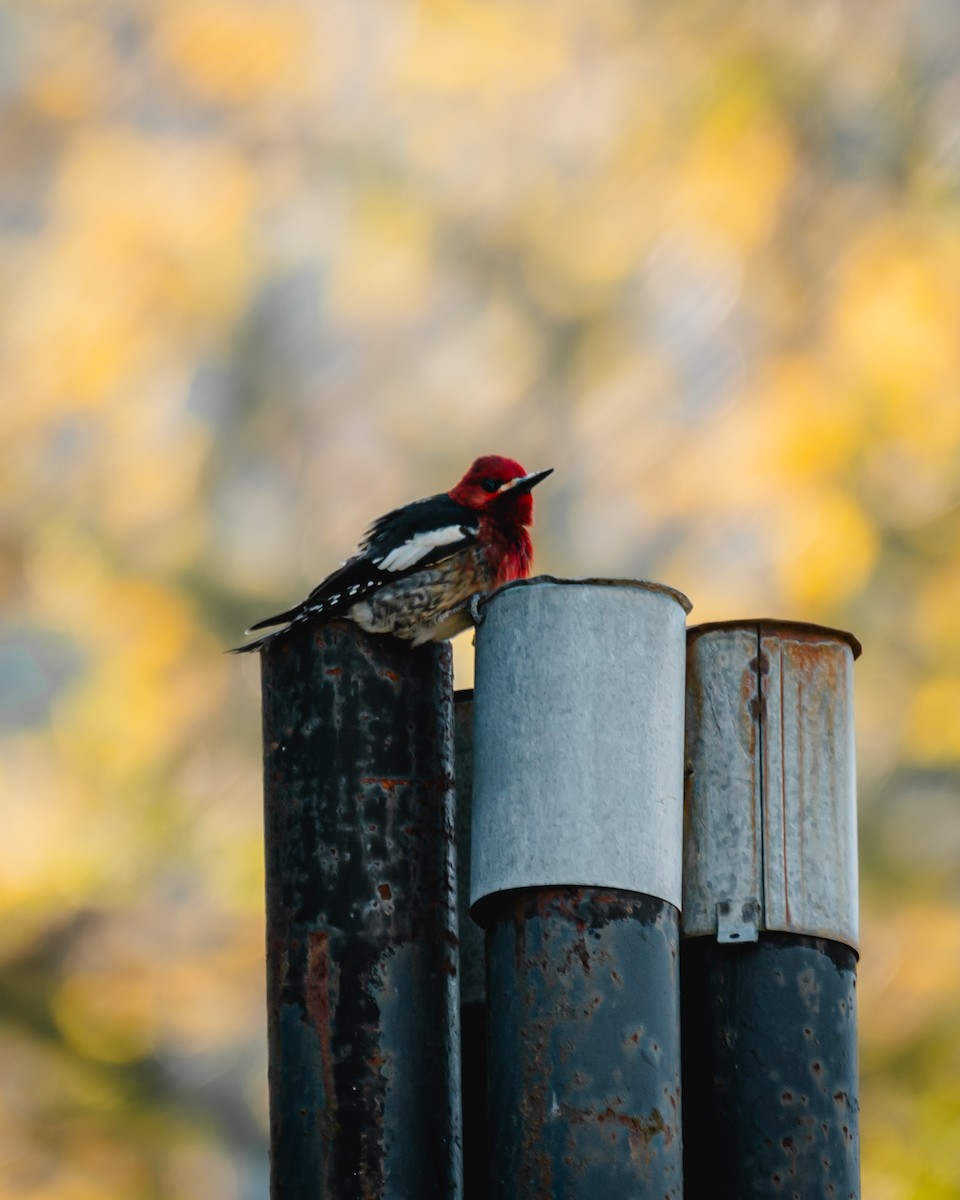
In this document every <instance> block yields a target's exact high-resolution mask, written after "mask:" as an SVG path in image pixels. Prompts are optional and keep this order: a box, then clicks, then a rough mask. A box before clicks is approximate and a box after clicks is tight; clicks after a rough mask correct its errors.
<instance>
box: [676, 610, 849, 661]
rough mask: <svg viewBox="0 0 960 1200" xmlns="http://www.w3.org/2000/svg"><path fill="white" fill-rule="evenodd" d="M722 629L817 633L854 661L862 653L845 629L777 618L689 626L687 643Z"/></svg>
mask: <svg viewBox="0 0 960 1200" xmlns="http://www.w3.org/2000/svg"><path fill="white" fill-rule="evenodd" d="M724 629H756V630H758V632H760V633H792V632H793V633H818V634H820V635H821V636H823V637H825V638H827V639H829V640H830V641H837V642H844V643H846V645H848V646H849V647H850V649H851V650H852V651H853V658H854V661H856V660H857V659H858V658H859V657H860V655H861V654H862V653H863V646H862V645H861V643H860V639H859V638H858V637H856V636H855V635H854V634H852V633H850V632H849V630H847V629H836V628H834V627H833V626H832V625H817V624H816V623H815V622H813V621H794V620H791V619H789V618H784V619H781V618H779V617H740V618H738V619H737V620H732V621H704V622H703V624H702V625H691V626H689V628H688V629H687V641H688V642H692V641H693V640H694V638H698V637H701V636H702V635H703V634H706V633H714V632H717V631H719V630H724Z"/></svg>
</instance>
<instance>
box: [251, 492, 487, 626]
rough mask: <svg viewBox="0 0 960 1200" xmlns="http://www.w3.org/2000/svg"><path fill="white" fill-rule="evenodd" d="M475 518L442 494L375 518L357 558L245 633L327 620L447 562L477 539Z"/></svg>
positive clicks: (473, 514)
mask: <svg viewBox="0 0 960 1200" xmlns="http://www.w3.org/2000/svg"><path fill="white" fill-rule="evenodd" d="M477 529H478V522H477V515H476V513H475V512H474V511H473V510H472V509H469V508H467V507H466V505H464V504H460V503H459V502H458V501H456V500H451V498H450V497H449V496H447V495H445V494H443V493H441V494H440V495H439V496H429V497H428V498H427V499H426V500H415V501H414V502H413V503H412V504H406V505H404V507H403V508H395V509H394V510H393V511H392V512H389V513H386V515H384V516H382V517H379V518H378V519H377V520H376V521H374V523H373V524H372V525H371V526H370V528H369V529H368V530H367V533H366V536H365V537H364V539H363V541H362V542H361V543H360V548H359V553H358V554H355V555H354V556H353V558H350V559H348V560H347V561H346V562H345V563H344V564H343V566H342V567H340V568H339V570H337V571H334V572H333V574H332V575H328V576H327V578H326V579H324V580H323V581H322V582H321V583H319V584H318V585H317V586H316V587H315V588H314V589H313V591H312V592H311V593H310V595H309V596H308V597H307V598H306V600H304V601H303V602H302V603H300V604H298V605H296V607H295V608H291V609H288V610H287V612H283V613H277V615H276V616H274V617H265V618H264V619H263V620H262V621H257V623H256V624H255V625H251V626H250V629H249V630H248V631H247V632H248V633H252V632H253V631H254V630H256V629H266V628H268V627H269V626H271V625H283V624H285V623H286V622H288V621H295V620H297V619H298V618H301V617H309V616H317V617H319V616H323V617H324V618H331V617H336V616H339V615H342V614H343V613H345V612H347V611H348V610H349V609H350V608H351V607H352V605H354V604H355V603H356V602H357V601H358V600H360V599H362V598H363V596H364V595H367V594H368V593H370V592H374V591H376V590H377V589H378V588H381V587H383V585H384V584H385V583H389V582H393V581H395V580H397V579H402V578H403V577H404V576H405V575H412V574H414V573H415V572H416V571H421V570H423V569H424V568H425V567H429V566H431V565H432V564H433V563H437V562H440V561H442V560H443V559H445V558H449V557H450V555H451V554H457V553H459V551H461V550H465V549H466V548H467V547H468V546H471V545H473V544H474V543H475V542H476V540H477Z"/></svg>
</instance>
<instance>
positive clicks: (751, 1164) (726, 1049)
mask: <svg viewBox="0 0 960 1200" xmlns="http://www.w3.org/2000/svg"><path fill="white" fill-rule="evenodd" d="M859 652H860V646H859V643H858V642H857V641H856V639H855V638H853V637H852V636H851V635H850V634H846V633H842V632H840V631H837V630H830V629H823V628H821V627H818V626H811V625H801V624H797V623H793V622H773V621H740V622H729V623H723V624H715V625H706V626H700V627H698V628H694V629H691V630H690V631H689V634H688V651H687V703H686V789H685V805H684V809H685V811H684V880H683V917H682V920H681V932H682V942H681V951H680V959H681V985H682V986H681V994H682V997H683V1004H682V1022H683V1024H682V1034H683V1063H684V1073H683V1088H684V1092H683V1099H684V1126H683V1133H684V1148H685V1163H684V1168H685V1183H686V1189H687V1196H688V1197H689V1198H690V1200H700V1198H701V1197H702V1198H706V1197H710V1200H742V1198H743V1197H744V1196H750V1197H755V1198H756V1200H765V1198H767V1197H769V1198H770V1200H773V1198H774V1197H778V1198H779V1197H784V1196H788V1197H791V1198H793V1200H814V1197H816V1198H817V1200H820V1198H821V1197H824V1196H827V1197H834V1198H836V1200H841V1198H842V1200H856V1198H857V1197H859V1195H860V1172H859V1132H858V1130H859V1125H858V1109H859V1103H858V1094H859V1091H858V1079H857V1009H856V965H857V953H856V945H857V935H858V921H857V837H856V784H855V770H854V747H853V662H854V659H855V658H856V657H857V655H858V654H859Z"/></svg>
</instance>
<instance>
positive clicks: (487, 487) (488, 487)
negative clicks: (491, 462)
mask: <svg viewBox="0 0 960 1200" xmlns="http://www.w3.org/2000/svg"><path fill="white" fill-rule="evenodd" d="M480 486H481V487H482V488H483V490H484V491H485V492H498V491H499V490H500V484H499V483H497V481H496V480H495V479H490V478H489V476H488V477H487V478H486V479H485V480H484V481H483V483H481V484H480Z"/></svg>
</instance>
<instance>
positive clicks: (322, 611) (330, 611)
mask: <svg viewBox="0 0 960 1200" xmlns="http://www.w3.org/2000/svg"><path fill="white" fill-rule="evenodd" d="M552 471H553V468H552V467H550V468H549V469H548V470H546V471H536V472H534V473H533V474H530V475H528V474H527V472H526V471H525V470H524V469H523V467H521V466H520V464H519V463H518V462H515V461H514V460H513V459H512V458H501V457H500V455H497V454H488V455H485V456H484V457H483V458H478V459H477V460H476V462H474V464H473V465H472V466H471V468H470V470H469V471H467V473H466V475H464V477H463V478H462V479H461V480H460V482H459V483H458V484H457V486H456V487H454V488H451V490H450V491H449V492H441V493H440V495H438V496H428V497H427V498H426V499H425V500H415V501H414V502H413V503H412V504H407V505H405V506H404V507H403V508H395V509H394V510H393V511H392V512H388V513H387V514H386V515H385V516H382V517H380V518H379V519H378V520H376V521H374V523H373V524H372V525H371V526H370V528H369V530H368V531H367V534H366V536H365V538H364V539H363V541H362V542H361V543H360V546H359V548H358V551H357V553H356V554H355V555H354V556H353V557H352V558H349V559H347V561H346V562H345V563H344V564H343V566H342V567H340V569H339V570H338V571H334V572H333V574H332V575H328V576H327V578H326V579H324V581H323V582H322V583H321V584H319V585H318V586H317V587H315V588H314V589H313V591H312V592H311V593H310V595H309V596H308V597H307V598H306V600H304V601H303V602H302V603H301V604H298V605H296V607H294V608H291V609H288V610H287V611H286V612H282V613H278V614H277V615H276V616H275V617H267V618H266V619H265V620H263V621H257V623H256V624H255V625H251V626H250V628H249V629H248V630H247V632H248V633H252V632H253V631H254V630H256V629H266V628H268V627H269V626H271V625H283V626H284V628H283V629H280V630H277V631H276V632H274V633H268V634H266V635H265V636H264V637H260V638H257V639H256V640H255V641H252V642H248V643H247V644H246V645H244V646H237V647H236V649H235V651H234V653H237V654H242V653H244V652H246V651H247V650H258V649H260V647H261V646H264V645H266V644H267V642H270V641H272V640H273V638H276V637H282V636H283V634H284V633H286V632H287V630H289V629H292V628H294V627H301V626H303V625H304V624H307V623H311V624H317V623H319V622H321V621H329V620H333V619H334V618H338V617H339V618H346V619H347V620H348V621H355V622H356V624H357V625H359V626H360V628H361V629H365V630H366V631H367V632H368V633H390V634H393V636H394V637H398V638H404V639H406V640H407V641H410V642H412V644H413V645H414V646H419V645H420V644H421V643H423V642H435V641H442V640H443V639H444V638H449V637H453V635H454V634H456V633H459V632H460V631H461V630H463V629H466V628H467V627H468V626H469V624H470V617H469V612H468V605H469V603H470V599H471V597H472V596H474V595H476V593H477V592H490V591H493V590H494V589H495V588H498V587H500V585H501V584H504V583H508V582H509V581H510V580H511V579H525V578H526V577H527V576H528V575H529V574H530V567H531V564H532V561H533V546H532V543H531V541H530V534H529V532H528V530H527V527H528V526H529V525H531V524H532V523H533V497H532V496H531V495H530V492H531V490H532V489H533V488H535V487H536V485H537V484H538V483H539V482H540V481H541V480H542V479H546V477H547V476H548V475H550V474H551V473H552Z"/></svg>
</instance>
